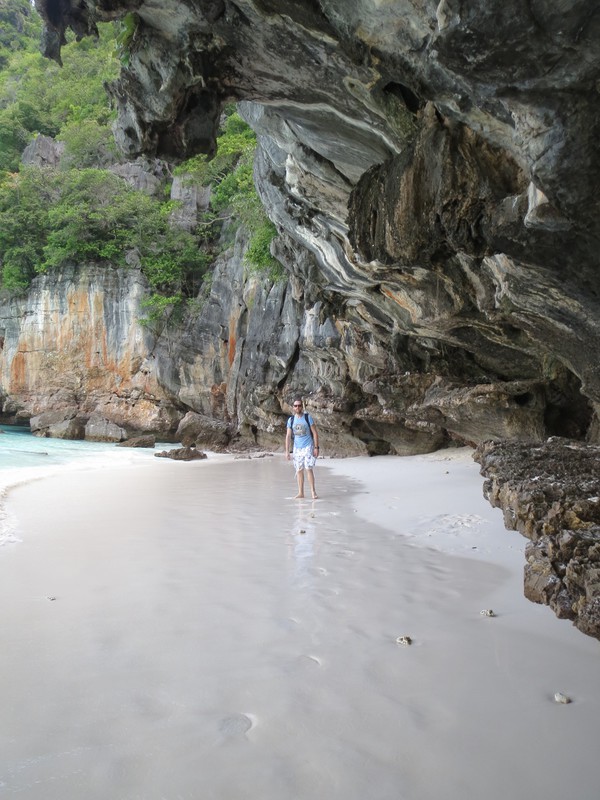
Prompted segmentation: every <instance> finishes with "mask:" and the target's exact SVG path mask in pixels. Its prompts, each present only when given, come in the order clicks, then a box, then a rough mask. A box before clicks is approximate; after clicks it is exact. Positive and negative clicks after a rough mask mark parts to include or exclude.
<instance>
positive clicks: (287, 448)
mask: <svg viewBox="0 0 600 800" xmlns="http://www.w3.org/2000/svg"><path fill="white" fill-rule="evenodd" d="M291 445H292V429H291V428H290V426H289V425H288V427H287V431H286V433H285V457H286V459H287V460H288V461H289V460H290V450H291V449H292V447H291Z"/></svg>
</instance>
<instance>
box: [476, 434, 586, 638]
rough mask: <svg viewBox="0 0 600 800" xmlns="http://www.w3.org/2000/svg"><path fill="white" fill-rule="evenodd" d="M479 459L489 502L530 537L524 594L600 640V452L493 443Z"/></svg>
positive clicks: (563, 442) (562, 445) (561, 445)
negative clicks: (547, 606)
mask: <svg viewBox="0 0 600 800" xmlns="http://www.w3.org/2000/svg"><path fill="white" fill-rule="evenodd" d="M475 459H476V460H477V461H478V462H479V463H480V464H481V473H482V475H484V476H485V477H486V481H485V484H484V494H485V496H486V498H487V499H488V500H489V501H490V503H491V504H492V505H493V506H495V507H498V508H501V509H502V511H503V514H504V522H505V524H506V527H507V528H509V529H511V530H518V531H519V532H520V533H522V534H523V535H524V536H526V537H527V538H528V539H530V543H529V544H528V545H527V547H526V550H525V556H526V560H527V564H526V566H525V581H524V585H525V596H526V597H528V598H529V599H530V600H532V601H533V602H535V603H545V604H546V605H549V606H550V607H551V608H552V609H553V611H554V612H555V613H556V615H557V616H558V617H560V618H564V619H570V620H573V622H574V624H575V625H576V626H577V628H579V630H581V631H583V633H586V634H588V635H590V636H595V637H596V638H597V639H600V447H598V446H597V445H589V444H585V443H582V442H573V441H570V440H567V439H559V438H552V439H549V440H548V441H547V442H544V443H537V442H508V441H503V442H486V443H484V444H482V445H481V446H480V447H479V448H477V450H476V451H475Z"/></svg>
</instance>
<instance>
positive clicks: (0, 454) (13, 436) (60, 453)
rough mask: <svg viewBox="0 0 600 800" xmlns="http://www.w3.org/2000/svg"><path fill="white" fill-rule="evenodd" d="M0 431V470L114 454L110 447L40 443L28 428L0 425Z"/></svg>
mask: <svg viewBox="0 0 600 800" xmlns="http://www.w3.org/2000/svg"><path fill="white" fill-rule="evenodd" d="M0 431H2V432H1V433H0V470H6V469H18V468H23V467H44V466H47V465H55V464H68V463H71V462H73V461H79V460H80V459H90V458H94V457H97V456H99V455H104V454H107V453H112V452H114V450H115V445H114V444H112V443H106V442H82V441H69V440H66V439H42V438H40V437H38V436H34V435H33V434H32V433H31V431H30V430H29V428H28V427H15V426H12V425H0ZM121 449H123V448H121Z"/></svg>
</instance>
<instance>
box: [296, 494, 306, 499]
mask: <svg viewBox="0 0 600 800" xmlns="http://www.w3.org/2000/svg"><path fill="white" fill-rule="evenodd" d="M294 500H304V495H303V494H297V495H296V497H294Z"/></svg>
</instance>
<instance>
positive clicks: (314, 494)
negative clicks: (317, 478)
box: [312, 492, 319, 500]
mask: <svg viewBox="0 0 600 800" xmlns="http://www.w3.org/2000/svg"><path fill="white" fill-rule="evenodd" d="M312 499H313V500H318V499H319V495H318V494H317V493H316V492H313V493H312Z"/></svg>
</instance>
